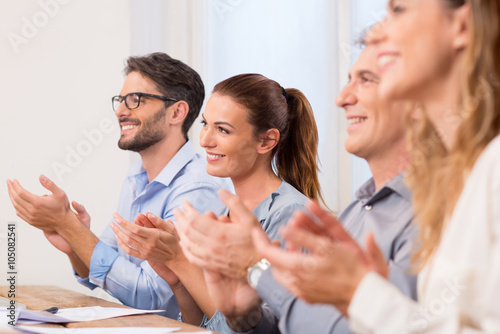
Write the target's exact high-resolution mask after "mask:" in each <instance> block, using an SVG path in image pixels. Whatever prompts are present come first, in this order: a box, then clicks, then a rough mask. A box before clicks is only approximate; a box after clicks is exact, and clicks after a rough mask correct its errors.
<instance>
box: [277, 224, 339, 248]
mask: <svg viewBox="0 0 500 334" xmlns="http://www.w3.org/2000/svg"><path fill="white" fill-rule="evenodd" d="M281 235H282V237H283V238H284V239H285V241H286V244H293V245H294V246H295V247H301V248H305V249H307V250H309V251H311V252H312V253H315V254H318V255H326V254H329V253H332V252H333V250H334V248H335V247H336V243H335V242H334V241H332V240H331V239H330V238H328V237H324V236H319V235H316V234H314V233H311V232H310V231H307V230H304V229H302V228H298V227H295V226H293V225H287V226H285V227H284V228H282V229H281Z"/></svg>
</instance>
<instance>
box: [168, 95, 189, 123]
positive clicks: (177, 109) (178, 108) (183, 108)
mask: <svg viewBox="0 0 500 334" xmlns="http://www.w3.org/2000/svg"><path fill="white" fill-rule="evenodd" d="M188 112H189V105H188V104H187V102H186V101H179V102H176V103H175V104H174V105H173V110H172V116H171V117H170V124H182V123H183V122H184V119H185V118H186V117H187V115H188Z"/></svg>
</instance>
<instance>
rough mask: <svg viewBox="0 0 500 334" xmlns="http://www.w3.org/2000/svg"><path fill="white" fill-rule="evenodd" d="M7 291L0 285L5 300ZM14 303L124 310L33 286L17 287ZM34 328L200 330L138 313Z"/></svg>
mask: <svg viewBox="0 0 500 334" xmlns="http://www.w3.org/2000/svg"><path fill="white" fill-rule="evenodd" d="M8 290H9V288H8V287H7V286H0V296H2V297H5V298H8V296H7V294H8ZM16 297H17V298H16V301H17V302H18V303H22V304H24V305H26V306H27V307H28V308H29V309H31V310H45V309H47V308H49V307H53V306H58V307H60V308H69V307H84V306H104V307H125V308H128V307H127V306H124V305H120V304H117V303H113V302H109V301H106V300H103V299H100V298H95V297H90V296H86V295H84V294H81V293H78V292H74V291H71V290H66V289H62V288H59V287H55V286H45V285H42V286H40V285H33V286H17V287H16ZM37 326H46V327H68V328H74V327H180V328H181V330H180V332H199V331H203V330H204V329H202V328H199V327H196V326H192V325H188V324H185V323H182V322H179V321H176V320H172V319H169V318H165V317H162V316H159V315H156V314H141V315H133V316H124V317H119V318H111V319H103V320H95V321H85V322H71V323H68V324H43V325H37ZM176 333H178V332H176Z"/></svg>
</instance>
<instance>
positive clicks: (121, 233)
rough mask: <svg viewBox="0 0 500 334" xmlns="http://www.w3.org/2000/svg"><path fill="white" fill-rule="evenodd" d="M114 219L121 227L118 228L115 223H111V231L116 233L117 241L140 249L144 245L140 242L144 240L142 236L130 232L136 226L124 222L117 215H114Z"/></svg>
mask: <svg viewBox="0 0 500 334" xmlns="http://www.w3.org/2000/svg"><path fill="white" fill-rule="evenodd" d="M113 217H114V218H115V221H116V223H117V224H119V225H120V227H121V228H120V227H118V226H117V225H116V224H115V223H111V229H112V230H113V232H115V234H116V236H117V239H120V240H121V241H122V242H124V243H125V244H127V245H129V246H131V247H133V248H138V247H140V246H141V245H142V243H141V242H140V241H141V240H142V238H141V236H139V235H138V234H137V233H134V232H133V231H131V230H130V227H132V226H136V225H134V224H132V223H130V222H128V221H126V220H124V219H123V218H122V217H121V216H120V215H119V214H117V213H115V214H113Z"/></svg>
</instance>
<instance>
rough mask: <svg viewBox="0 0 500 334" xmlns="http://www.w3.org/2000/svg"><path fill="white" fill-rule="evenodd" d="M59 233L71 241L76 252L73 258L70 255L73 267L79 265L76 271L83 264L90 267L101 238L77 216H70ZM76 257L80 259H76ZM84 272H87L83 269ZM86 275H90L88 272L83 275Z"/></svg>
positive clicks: (70, 243)
mask: <svg viewBox="0 0 500 334" xmlns="http://www.w3.org/2000/svg"><path fill="white" fill-rule="evenodd" d="M57 233H59V234H60V235H61V236H62V237H63V238H64V239H65V240H66V241H67V242H68V243H69V245H70V246H71V248H72V249H73V252H74V253H75V257H73V259H72V257H71V256H70V261H71V264H72V265H73V267H75V264H76V266H77V268H75V271H77V270H76V269H82V268H81V267H82V266H84V267H87V269H88V268H90V260H91V259H92V253H93V252H94V248H95V246H96V245H97V244H98V243H99V238H98V237H97V236H96V235H95V234H94V233H92V232H91V231H90V230H89V229H88V228H87V227H86V226H84V225H83V224H81V223H80V222H79V221H78V219H77V218H76V217H70V219H68V221H67V222H65V224H64V225H63V226H62V227H60V228H59V229H58V230H57ZM76 258H78V259H79V260H76ZM74 262H75V263H74ZM78 262H81V263H78ZM83 272H85V270H83ZM77 273H78V271H77ZM86 276H88V272H87V275H85V276H82V277H86Z"/></svg>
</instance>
